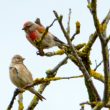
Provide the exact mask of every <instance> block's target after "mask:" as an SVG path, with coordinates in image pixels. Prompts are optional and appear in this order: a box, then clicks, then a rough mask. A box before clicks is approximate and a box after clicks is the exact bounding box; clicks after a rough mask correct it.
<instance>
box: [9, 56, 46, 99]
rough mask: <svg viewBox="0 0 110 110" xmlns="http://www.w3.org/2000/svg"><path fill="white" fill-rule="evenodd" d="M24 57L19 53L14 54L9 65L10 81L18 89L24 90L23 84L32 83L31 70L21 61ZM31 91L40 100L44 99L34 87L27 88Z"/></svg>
mask: <svg viewBox="0 0 110 110" xmlns="http://www.w3.org/2000/svg"><path fill="white" fill-rule="evenodd" d="M23 61H24V58H23V57H22V56H21V55H15V56H14V57H13V58H12V60H11V65H10V67H9V73H10V79H11V81H12V83H13V84H14V85H15V86H17V87H18V88H19V89H20V90H24V89H23V88H24V87H25V86H28V85H31V84H33V78H32V74H31V72H30V71H29V70H28V69H27V67H26V66H25V65H24V63H23ZM28 90H29V91H30V92H31V93H33V94H35V95H36V96H37V97H38V98H39V99H40V100H41V101H42V100H43V99H45V98H44V97H43V96H42V95H41V94H39V93H38V92H37V91H36V90H35V89H34V87H30V88H29V89H28Z"/></svg>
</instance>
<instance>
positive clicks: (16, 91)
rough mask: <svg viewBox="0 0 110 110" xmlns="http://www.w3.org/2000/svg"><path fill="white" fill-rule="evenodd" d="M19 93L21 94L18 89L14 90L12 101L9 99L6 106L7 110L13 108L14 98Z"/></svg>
mask: <svg viewBox="0 0 110 110" xmlns="http://www.w3.org/2000/svg"><path fill="white" fill-rule="evenodd" d="M20 92H21V91H20V90H19V89H18V88H17V89H15V91H14V94H13V97H12V99H11V102H10V104H9V105H8V108H7V110H11V108H12V107H13V104H14V100H15V98H16V96H17V95H18V94H19V93H20Z"/></svg>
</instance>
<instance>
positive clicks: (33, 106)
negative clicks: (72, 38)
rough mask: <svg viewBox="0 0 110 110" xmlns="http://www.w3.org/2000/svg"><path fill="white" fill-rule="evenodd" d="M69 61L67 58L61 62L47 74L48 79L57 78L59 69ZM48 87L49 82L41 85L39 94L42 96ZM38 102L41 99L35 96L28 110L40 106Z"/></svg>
mask: <svg viewBox="0 0 110 110" xmlns="http://www.w3.org/2000/svg"><path fill="white" fill-rule="evenodd" d="M67 59H68V58H67V57H66V58H64V59H63V60H62V61H61V62H59V64H58V65H57V66H55V67H54V68H53V69H52V70H51V71H50V72H47V78H49V77H55V76H56V74H57V71H58V69H59V68H60V67H61V66H63V64H65V62H66V61H67ZM47 85H49V82H48V83H44V84H41V85H40V87H39V90H38V92H39V93H40V94H42V93H43V91H44V90H45V88H46V87H47ZM38 102H39V99H38V98H37V97H36V96H34V97H33V99H32V101H31V102H30V105H29V106H28V108H27V110H33V109H34V108H35V107H36V105H37V104H38Z"/></svg>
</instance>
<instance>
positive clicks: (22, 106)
mask: <svg viewBox="0 0 110 110" xmlns="http://www.w3.org/2000/svg"><path fill="white" fill-rule="evenodd" d="M18 104H19V106H18V110H23V109H24V105H23V94H22V93H19V98H18Z"/></svg>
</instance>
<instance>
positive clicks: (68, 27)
mask: <svg viewBox="0 0 110 110" xmlns="http://www.w3.org/2000/svg"><path fill="white" fill-rule="evenodd" d="M70 19H71V8H70V9H69V14H68V23H67V33H68V35H70Z"/></svg>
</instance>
